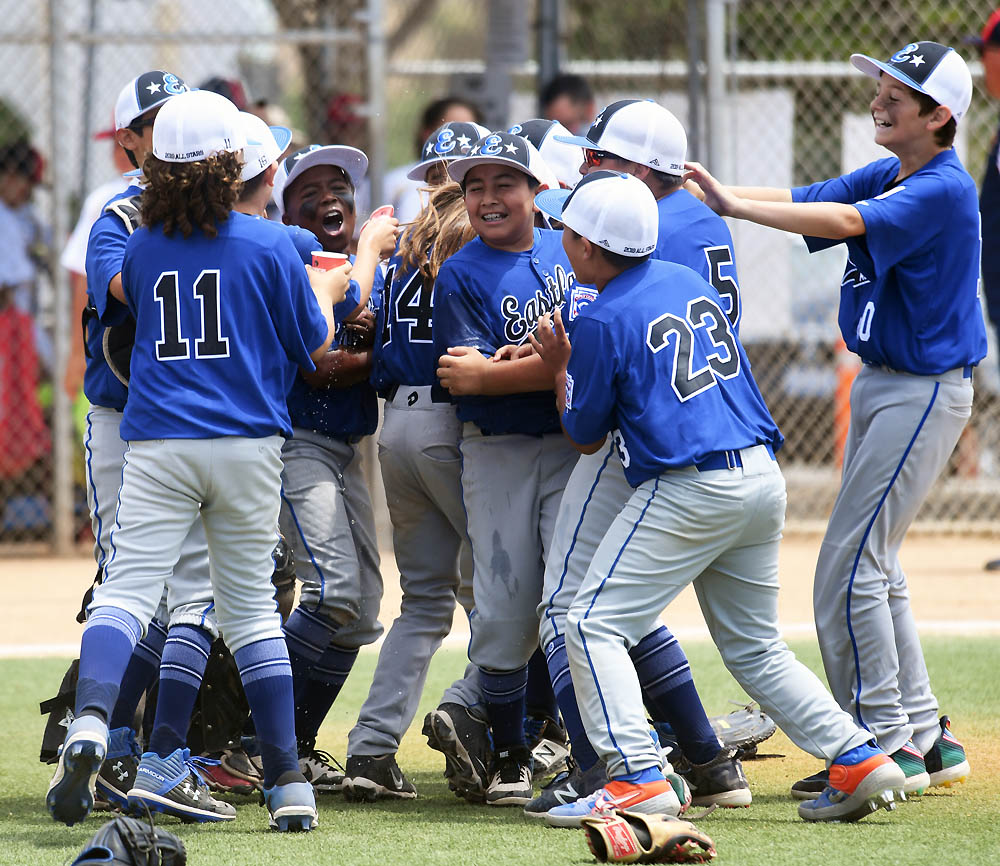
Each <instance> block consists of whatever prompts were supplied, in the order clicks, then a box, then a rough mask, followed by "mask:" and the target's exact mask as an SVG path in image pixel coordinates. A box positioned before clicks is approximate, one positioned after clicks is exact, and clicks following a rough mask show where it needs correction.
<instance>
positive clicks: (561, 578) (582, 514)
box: [545, 442, 615, 637]
mask: <svg viewBox="0 0 1000 866" xmlns="http://www.w3.org/2000/svg"><path fill="white" fill-rule="evenodd" d="M614 450H615V446H614V442H612V443H611V445H610V446H609V448H608V453H607V454H605V455H604V462H603V463H602V464H601V468H600V469H598V470H597V476H596V477H595V478H594V483H593V484H591V485H590V492H589V493H588V494H587V498H586V499H585V500H584V501H583V507H582V508H581V509H580V516H579V518H578V519H577V521H576V528H575V529H574V530H573V540H572V541H571V542H570V545H569V548H568V549H567V551H566V556H565V557H564V558H563V567H562V573H561V574H560V575H559V583H558V584H557V585H556V588H555V589H554V590H553V591H552V595H551V596H549V603H548V605H547V607H546V609H545V617H546V619H548V620H549V623H550V624H551V625H552V634H553V636H554V637H559V626H558V625H556V621H555V614H554V613H553V612H552V608H553V606H554V604H555V600H556V596H557V595H559V593H560V592H561V591H562V588H563V585H564V584H565V583H566V572H568V571H569V561H570V559H571V557H572V556H573V550H574V549H575V548H576V540H577V538H578V537H579V535H580V528H581V527H582V526H583V519H584V518H585V517H586V516H587V506H588V505H589V504H590V500H591V499H593V498H594V491H595V490H596V489H597V485H598V484H599V483H600V480H601V476H602V475H603V474H604V470H605V468H606V467H607V465H608V460H610V459H611V455H612V454H614ZM572 600H573V599H570V601H572Z"/></svg>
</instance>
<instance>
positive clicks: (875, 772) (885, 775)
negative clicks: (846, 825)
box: [799, 741, 906, 821]
mask: <svg viewBox="0 0 1000 866" xmlns="http://www.w3.org/2000/svg"><path fill="white" fill-rule="evenodd" d="M905 785H906V776H905V775H904V774H903V771H902V770H901V769H900V767H899V765H898V764H897V763H896V762H895V761H894V760H893V759H892V758H891V757H889V756H888V755H887V754H886V753H885V752H883V751H882V750H881V749H880V748H878V746H876V745H874V741H873V742H872V743H866V744H864V745H861V746H857V747H856V748H854V749H851V750H850V751H847V752H844V754H842V755H840V756H839V757H838V758H837V759H836V760H835V761H834V762H833V764H831V766H830V784H829V786H828V787H827V788H826V789H825V790H824V791H823V793H822V794H820V795H819V796H818V797H817V798H816V799H815V800H805V801H803V802H802V803H800V804H799V817H800V818H802V819H803V820H805V821H860V820H861V819H862V818H864V817H865V816H867V815H870V814H871V813H872V812H875V811H876V810H878V809H886V810H887V811H890V812H891V811H892V810H893V809H895V808H896V801H897V799H898V800H904V799H906V796H905V794H903V788H904V786H905Z"/></svg>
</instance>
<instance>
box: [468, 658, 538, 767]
mask: <svg viewBox="0 0 1000 866" xmlns="http://www.w3.org/2000/svg"><path fill="white" fill-rule="evenodd" d="M479 684H480V686H481V688H482V690H483V702H484V703H485V704H486V714H487V716H489V720H490V727H492V729H493V750H494V751H495V752H501V751H503V750H504V749H508V748H510V747H512V746H524V745H525V742H524V692H525V689H526V688H527V684H528V666H527V665H525V666H524V667H523V668H518V669H517V670H516V671H505V672H501V671H490V670H486V669H485V668H480V669H479Z"/></svg>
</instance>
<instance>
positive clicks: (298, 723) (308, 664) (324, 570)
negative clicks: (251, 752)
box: [274, 145, 398, 793]
mask: <svg viewBox="0 0 1000 866" xmlns="http://www.w3.org/2000/svg"><path fill="white" fill-rule="evenodd" d="M367 167H368V159H367V157H366V156H365V155H364V154H363V153H362V152H361V151H360V150H357V149H356V148H353V147H343V146H338V145H327V146H319V145H310V146H309V147H306V148H303V149H301V150H299V151H297V152H295V153H293V154H291V155H289V156H288V157H286V158H285V159H284V160H282V162H281V165H280V167H279V170H278V175H277V181H276V183H275V188H274V200H275V202H276V203H277V205H278V210H279V212H280V213H281V215H282V221H283V222H284V223H285V225H286V227H288V226H297V227H299V229H301V230H308V231H311V232H312V233H313V234H314V235H315V236H316V237H317V238H318V239H319V241H320V243H321V244H322V249H323V250H325V251H326V252H333V253H346V252H347V251H348V245H349V244H350V241H351V238H352V237H353V235H354V224H355V199H354V192H355V190H356V188H357V187H358V185H359V184H360V183H361V181H362V179H363V178H364V174H365V171H366V170H367ZM397 227H398V221H397V220H395V219H393V218H391V217H381V218H378V219H374V220H371V221H369V223H368V225H367V226H365V228H364V230H363V231H362V232H361V236H360V237H359V239H358V253H357V256H356V258H355V259H354V260H353V270H352V272H351V273H352V280H351V285H350V287H349V289H348V293H347V298H346V299H345V300H344V301H343V302H342V303H341V304H340V305H338V307H337V310H336V313H337V318H338V321H340V322H346V324H345V325H343V326H342V327H341V328H340V329H339V330H338V333H337V336H336V341H335V344H334V345H333V346H332V348H331V351H329V352H326V353H325V354H324V355H323V356H322V357H321V358H320V359H319V360H318V361H317V364H316V368H315V370H310V369H303V370H301V371H300V372H299V374H298V375H297V376H295V379H294V381H293V383H292V385H291V387H290V388H289V391H288V397H287V403H288V412H289V415H290V417H291V421H292V428H293V429H294V431H295V435H294V438H292V439H290V440H289V441H288V442H286V443H285V445H284V447H283V448H282V455H281V457H282V462H283V469H282V507H281V531H282V534H283V535H284V536H285V538H286V540H287V541H288V543H289V545H290V546H291V548H292V551H293V552H294V554H295V566H296V574H297V576H298V578H299V580H300V581H301V582H302V592H301V595H300V599H299V604H298V606H297V607H296V608H295V610H293V611H292V614H291V616H289V618H288V620H287V622H286V623H285V638H286V640H287V642H288V651H289V658H290V659H291V665H292V675H293V678H294V681H295V730H296V735H297V738H298V748H299V759H300V767H301V769H302V772H303V774H304V775H305V776H306V778H308V779H309V780H310V781H311V782H312V783H313V785H314V787H315V788H316V790H317V791H320V792H324V793H332V792H335V791H339V790H340V789H341V787H342V785H343V778H344V776H343V773H342V772H341V771H340V769H339V768H337V767H335V766H334V765H333V759H332V758H331V757H330V756H329V755H328V754H327V753H326V752H324V751H322V750H320V749H317V748H316V737H317V735H318V733H319V728H320V725H321V724H322V722H323V720H324V719H325V718H326V716H327V714H328V713H329V711H330V708H331V707H332V705H333V703H334V701H335V700H336V697H337V695H338V694H339V692H340V689H341V687H342V686H343V685H344V682H345V681H346V680H347V676H348V674H349V673H350V671H351V668H352V667H353V665H354V662H355V660H356V659H357V656H358V650H359V649H360V648H361V647H362V646H365V645H367V644H370V643H372V642H374V641H375V640H377V639H378V637H379V636H380V635H381V633H382V626H381V624H380V623H379V621H378V612H379V604H380V602H381V599H382V576H381V573H380V571H379V555H378V543H377V539H376V536H375V518H374V513H373V510H372V505H371V496H370V494H369V491H368V485H367V483H366V480H365V477H364V472H363V471H362V466H361V457H360V450H359V448H358V446H359V444H360V442H361V440H362V439H363V438H364V437H365V436H370V435H371V434H372V433H374V432H375V428H376V426H377V424H378V402H377V398H376V394H375V389H374V388H373V387H372V386H371V385H370V384H369V382H368V375H369V373H370V372H371V354H372V353H371V346H372V334H373V322H374V316H373V311H374V310H376V309H377V308H378V306H379V303H380V299H381V292H382V273H381V270H380V268H379V259H380V258H381V257H382V256H383V255H389V254H391V252H392V250H393V248H394V246H395V239H396V231H397Z"/></svg>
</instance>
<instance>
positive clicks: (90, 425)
mask: <svg viewBox="0 0 1000 866" xmlns="http://www.w3.org/2000/svg"><path fill="white" fill-rule="evenodd" d="M92 415H93V412H92V411H91V412H88V413H87V436H86V438H85V439H84V440H83V449H84V450H85V451H86V452H87V484H88V485H89V487H90V490H91V492H92V493H93V495H94V517H96V518H97V538H96V539H95V541H96V544H97V550H98V556H97V567H98V568H104V560H105V559H106V558H107V555H108V554H107V551H106V550H105V549H104V545H103V544H101V536H102V535H103V534H104V521H102V520H101V503H100V501H99V500H98V498H97V485H96V484H95V483H94V466H93V459H94V452H93V450H92V449H91V447H90V442H91V440H92V439H93V437H94V421H93V418H92Z"/></svg>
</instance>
